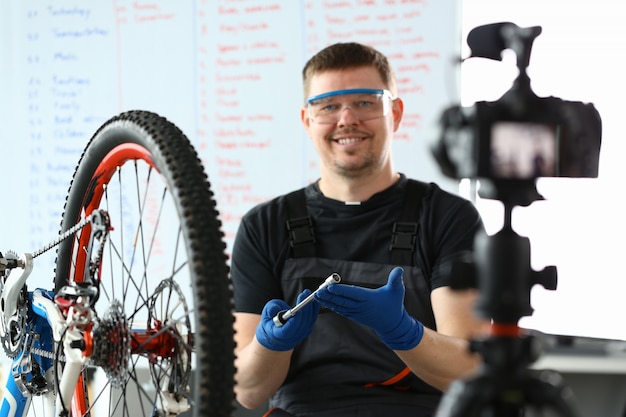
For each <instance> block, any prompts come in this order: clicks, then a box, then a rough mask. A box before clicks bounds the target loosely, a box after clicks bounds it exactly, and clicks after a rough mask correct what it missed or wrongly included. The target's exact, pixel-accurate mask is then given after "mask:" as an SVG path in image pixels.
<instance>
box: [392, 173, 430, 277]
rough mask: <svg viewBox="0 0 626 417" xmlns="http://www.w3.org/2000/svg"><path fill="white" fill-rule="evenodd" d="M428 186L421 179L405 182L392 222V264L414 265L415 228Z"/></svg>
mask: <svg viewBox="0 0 626 417" xmlns="http://www.w3.org/2000/svg"><path fill="white" fill-rule="evenodd" d="M428 188H429V186H428V184H426V183H423V182H421V181H416V180H412V179H409V180H408V181H407V184H406V194H405V197H404V204H403V205H402V211H401V213H400V217H399V218H398V221H396V222H394V224H393V230H392V236H391V245H390V247H389V250H390V251H391V263H392V264H393V265H411V266H412V265H414V263H415V262H414V257H413V253H414V252H415V246H416V244H417V230H418V225H419V214H420V208H421V206H422V204H421V203H422V198H423V197H424V194H425V193H426V190H428Z"/></svg>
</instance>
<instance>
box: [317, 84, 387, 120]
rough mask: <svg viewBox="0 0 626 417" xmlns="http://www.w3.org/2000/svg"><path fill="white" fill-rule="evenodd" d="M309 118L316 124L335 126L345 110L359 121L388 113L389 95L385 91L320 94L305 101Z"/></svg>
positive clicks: (346, 91) (350, 91) (366, 90)
mask: <svg viewBox="0 0 626 417" xmlns="http://www.w3.org/2000/svg"><path fill="white" fill-rule="evenodd" d="M307 103H308V109H309V117H310V118H311V120H313V121H314V122H316V123H320V124H336V123H337V122H338V121H339V120H340V119H341V116H342V114H343V112H344V110H345V109H347V108H348V109H350V111H351V112H352V115H353V116H354V117H356V118H357V119H358V120H359V121H366V120H372V119H376V118H379V117H383V116H386V115H387V114H388V113H389V108H390V103H391V94H390V93H389V92H388V91H387V90H369V89H360V90H343V91H334V92H330V93H325V94H320V95H319V96H315V97H312V98H310V99H309V100H307Z"/></svg>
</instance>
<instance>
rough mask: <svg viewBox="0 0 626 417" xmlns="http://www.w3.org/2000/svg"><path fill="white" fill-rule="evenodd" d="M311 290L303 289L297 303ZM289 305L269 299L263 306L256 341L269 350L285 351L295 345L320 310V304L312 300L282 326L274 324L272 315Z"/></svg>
mask: <svg viewBox="0 0 626 417" xmlns="http://www.w3.org/2000/svg"><path fill="white" fill-rule="evenodd" d="M309 294H311V290H308V289H306V290H304V291H302V293H300V295H299V296H298V303H299V302H300V301H302V300H304V299H305V298H306V297H307V296H308V295H309ZM290 308H291V307H290V306H289V305H288V304H287V303H286V302H284V301H283V300H270V301H268V302H267V304H265V307H263V312H262V313H261V322H260V323H259V325H258V326H257V328H256V338H257V340H258V342H259V343H260V344H261V345H263V346H264V347H266V348H267V349H270V350H275V351H286V350H291V349H293V348H295V347H296V345H297V344H298V343H300V342H301V341H302V340H304V339H305V338H306V337H307V336H308V335H309V334H311V331H312V330H313V325H314V324H315V321H316V320H317V315H318V313H319V311H320V304H319V303H318V302H317V301H312V302H310V303H309V304H307V305H306V306H304V307H303V308H302V309H300V310H299V311H298V312H297V313H296V314H295V315H294V316H293V317H291V318H290V319H289V320H287V321H286V322H285V324H283V325H282V326H276V324H274V316H276V315H277V314H278V313H280V312H281V311H286V310H289V309H290Z"/></svg>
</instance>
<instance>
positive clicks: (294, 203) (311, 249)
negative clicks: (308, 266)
mask: <svg viewBox="0 0 626 417" xmlns="http://www.w3.org/2000/svg"><path fill="white" fill-rule="evenodd" d="M285 199H286V202H287V220H286V221H285V223H286V225H287V232H288V233H289V244H290V245H291V248H292V252H293V253H292V256H293V257H294V258H311V257H314V256H315V233H314V232H313V221H312V220H311V217H310V216H309V214H308V212H307V209H306V198H305V195H304V188H301V189H299V190H296V191H293V192H291V193H289V194H287V195H286V196H285Z"/></svg>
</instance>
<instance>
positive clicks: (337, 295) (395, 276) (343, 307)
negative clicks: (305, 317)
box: [315, 267, 424, 350]
mask: <svg viewBox="0 0 626 417" xmlns="http://www.w3.org/2000/svg"><path fill="white" fill-rule="evenodd" d="M402 272H403V269H402V268H400V267H396V268H394V269H393V270H392V271H391V272H390V273H389V280H388V281H387V284H386V285H383V286H382V287H380V288H376V289H369V288H362V287H357V286H354V285H346V284H335V285H330V286H328V287H326V288H324V289H322V290H320V291H318V292H317V293H316V294H315V299H316V300H317V301H319V302H320V304H321V305H323V306H324V307H326V308H328V309H330V310H332V311H334V312H336V313H337V314H341V315H342V316H344V317H347V318H349V319H351V320H354V321H356V322H358V323H361V324H363V325H365V326H367V327H369V328H371V329H372V330H374V331H375V332H376V334H378V337H380V339H381V340H382V341H383V342H384V343H385V344H386V345H387V346H388V347H389V348H390V349H393V350H409V349H412V348H414V347H415V346H417V345H418V344H419V342H420V341H421V340H422V336H423V335H424V325H423V324H422V323H420V322H419V321H417V320H415V319H414V318H413V317H411V316H409V313H407V311H406V309H405V308H404V304H403V302H404V282H403V281H402Z"/></svg>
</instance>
